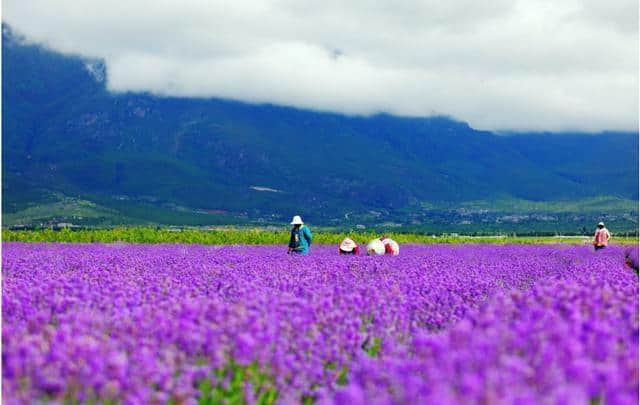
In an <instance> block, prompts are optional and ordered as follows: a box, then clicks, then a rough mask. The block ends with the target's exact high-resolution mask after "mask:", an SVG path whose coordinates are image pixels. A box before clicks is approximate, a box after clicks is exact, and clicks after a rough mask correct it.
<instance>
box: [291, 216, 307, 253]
mask: <svg viewBox="0 0 640 405" xmlns="http://www.w3.org/2000/svg"><path fill="white" fill-rule="evenodd" d="M291 225H293V228H291V237H290V238H289V250H288V251H287V254H289V253H291V252H293V253H297V254H301V255H306V254H307V253H309V246H311V242H312V241H313V236H312V235H311V230H310V229H309V228H308V227H307V226H305V225H304V222H302V218H300V215H296V216H294V217H293V219H292V220H291Z"/></svg>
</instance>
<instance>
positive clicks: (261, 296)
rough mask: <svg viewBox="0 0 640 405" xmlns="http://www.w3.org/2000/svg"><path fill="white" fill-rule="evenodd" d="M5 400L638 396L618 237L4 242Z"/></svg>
mask: <svg viewBox="0 0 640 405" xmlns="http://www.w3.org/2000/svg"><path fill="white" fill-rule="evenodd" d="M2 260H3V285H2V292H3V297H2V300H3V302H2V303H3V307H2V314H3V324H2V343H3V346H2V356H3V369H2V373H3V376H2V378H3V384H2V391H3V400H4V401H5V402H6V403H32V402H34V401H61V402H64V401H72V400H77V401H79V402H91V401H97V402H121V403H141V404H142V403H168V402H172V403H196V402H197V401H198V400H199V401H200V402H201V403H207V402H210V403H215V402H218V401H220V400H221V399H226V400H228V401H230V402H233V401H234V400H238V401H246V402H248V403H252V402H259V403H270V402H273V401H274V400H275V401H276V402H278V403H297V402H301V401H308V402H312V401H315V402H318V403H354V404H357V403H362V404H364V403H381V404H383V403H419V402H425V401H431V402H433V403H459V402H465V403H466V402H472V403H500V402H507V403H513V402H518V403H560V402H562V403H580V404H585V403H589V401H596V403H597V402H598V401H604V403H607V404H616V403H634V402H637V392H638V361H637V359H638V277H637V276H636V274H635V273H634V272H633V271H631V270H630V269H628V268H627V267H626V266H625V255H624V252H623V251H622V249H619V248H616V247H611V248H609V249H608V250H605V251H600V252H597V253H594V252H593V251H592V250H591V249H589V248H587V247H582V246H577V247H575V246H574V247H568V246H487V245H484V246H483V245H453V246H451V245H450V246H403V251H402V256H398V257H344V256H338V255H337V254H336V252H335V248H333V247H314V249H313V250H312V253H311V254H310V255H309V256H307V257H298V256H287V255H286V254H285V253H284V251H283V249H282V248H281V247H270V246H261V247H257V246H254V247H248V246H226V247H205V246H194V245H118V244H112V245H100V244H94V245H68V244H19V243H5V244H4V245H3V257H2Z"/></svg>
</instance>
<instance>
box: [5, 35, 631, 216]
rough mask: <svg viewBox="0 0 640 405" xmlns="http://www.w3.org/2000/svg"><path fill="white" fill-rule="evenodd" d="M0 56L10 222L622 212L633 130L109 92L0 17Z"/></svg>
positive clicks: (79, 62) (627, 198) (97, 77)
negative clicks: (501, 130) (83, 206)
mask: <svg viewBox="0 0 640 405" xmlns="http://www.w3.org/2000/svg"><path fill="white" fill-rule="evenodd" d="M2 56H3V58H2V64H3V66H2V67H3V77H2V81H3V82H2V83H3V89H2V102H3V112H2V114H3V117H2V118H3V120H2V121H3V124H2V125H3V127H2V130H3V139H2V146H3V152H2V154H3V156H2V158H3V172H2V180H3V204H2V210H3V213H4V214H5V215H7V214H12V216H10V217H9V218H10V219H11V222H12V223H21V222H34V221H35V222H37V221H42V220H46V219H47V216H46V215H41V216H40V217H37V218H36V217H34V216H33V215H30V214H29V215H27V214H28V213H33V212H34V207H47V206H51V204H59V203H60V201H68V200H65V199H68V198H72V199H74V201H90V202H92V203H94V204H96V207H100V208H99V209H98V210H97V212H99V213H102V214H101V215H103V216H100V215H94V216H90V217H91V218H98V219H95V220H93V221H94V222H96V223H99V222H100V219H99V218H103V219H104V218H107V217H109V218H110V219H109V221H111V222H136V223H139V222H142V223H144V222H153V223H188V224H217V223H226V222H256V221H261V222H277V221H282V220H284V219H286V218H287V217H289V216H290V215H292V214H293V213H299V214H301V215H303V216H305V217H306V218H307V219H308V220H310V221H315V222H317V223H325V224H338V223H341V222H345V223H348V224H349V223H351V224H355V223H365V222H366V223H384V222H389V221H390V222H393V223H404V224H410V223H413V224H414V225H416V226H417V225H419V224H430V223H431V224H440V225H443V226H444V225H447V223H451V224H453V223H456V221H457V222H460V221H464V219H462V220H460V219H459V218H458V219H452V218H453V217H451V215H449V217H450V218H448V214H447V212H449V211H450V210H451V209H457V208H460V207H467V208H468V207H469V204H471V205H472V206H476V205H477V206H482V207H485V206H486V205H487V204H488V205H489V206H492V204H493V203H494V205H495V207H496V208H498V207H500V209H499V210H495V211H496V212H500V213H509V212H512V211H513V212H524V211H526V209H525V210H524V211H523V209H522V207H526V204H522V203H521V202H522V201H525V202H526V201H533V202H536V203H539V204H542V205H543V206H544V205H545V204H548V205H549V206H551V205H553V204H556V205H557V204H558V203H560V204H561V205H562V204H563V203H562V202H566V201H592V200H593V199H594V198H598V197H602V196H606V197H607V198H609V200H600V201H610V200H611V199H613V200H615V201H621V203H620V204H622V206H623V207H624V209H623V211H620V204H617V203H616V204H607V206H605V207H603V206H597V208H596V209H595V210H594V211H590V212H594V215H600V216H602V215H609V214H611V215H613V214H615V213H619V212H626V213H627V214H629V210H630V212H631V216H632V217H633V215H634V209H635V212H637V208H635V207H636V203H635V201H637V199H638V188H637V184H638V171H637V163H638V134H637V133H605V134H598V135H588V134H516V135H508V136H499V135H496V134H493V133H489V132H482V131H476V130H474V129H472V128H470V127H469V126H468V125H466V124H465V123H461V122H457V121H453V120H451V119H448V118H446V117H435V118H403V117H394V116H389V115H383V114H381V115H376V116H372V117H347V116H342V115H338V114H327V113H318V112H313V111H304V110H297V109H293V108H284V107H277V106H272V105H249V104H243V103H237V102H231V101H225V100H217V99H182V98H163V97H156V96H153V95H150V94H134V93H126V94H112V93H109V92H108V91H106V88H105V82H104V76H105V75H106V74H107V73H108V72H104V66H103V65H102V64H101V63H100V62H99V61H87V60H83V59H81V58H77V57H70V56H64V55H60V54H57V53H55V52H51V51H48V50H46V49H43V48H41V47H39V46H36V45H28V44H25V43H23V42H22V41H21V40H20V38H19V37H17V36H16V35H14V34H12V33H11V32H10V29H9V28H8V27H6V26H5V27H4V29H3V48H2ZM470 96H471V95H470ZM597 162H602V163H597ZM61 196H62V197H61ZM472 202H473V203H472ZM478 202H479V203H478ZM505 202H506V203H505ZM510 202H513V204H512V205H511V206H510V204H511V203H510ZM59 206H60V205H58V206H57V207H59ZM62 206H66V205H65V204H62ZM584 206H588V204H586V205H584ZM608 207H609V208H611V210H610V211H611V212H609V211H607V210H608ZM28 209H30V210H31V211H26V212H25V210H28ZM472 209H473V208H472ZM478 209H479V210H480V211H482V210H485V211H486V208H482V209H480V208H478ZM43 210H44V211H45V212H46V208H44V209H39V210H38V209H36V210H35V212H43ZM490 211H491V210H490ZM52 212H53V211H52ZM56 212H58V211H56ZM109 212H112V213H116V214H113V215H108V214H107V213H109ZM51 216H52V217H57V218H63V217H64V215H53V214H52V215H51ZM74 216H75V217H76V218H75V219H76V220H77V217H78V216H80V215H74ZM588 220H589V221H590V220H591V219H588ZM82 221H86V219H83V220H82ZM82 221H81V222H82ZM474 221H475V223H478V224H479V226H481V225H482V224H481V223H480V222H481V220H478V219H476V220H474ZM478 221H480V222H478ZM492 221H493V222H491V223H492V224H495V221H494V220H493V219H492ZM5 223H7V222H6V221H5ZM440 225H438V226H440ZM482 226H487V225H486V224H485V225H482Z"/></svg>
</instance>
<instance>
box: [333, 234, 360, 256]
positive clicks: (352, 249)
mask: <svg viewBox="0 0 640 405" xmlns="http://www.w3.org/2000/svg"><path fill="white" fill-rule="evenodd" d="M338 253H340V254H341V255H357V254H359V253H360V246H358V244H357V243H355V242H354V241H353V239H351V238H344V239H343V240H342V242H340V246H339V247H338Z"/></svg>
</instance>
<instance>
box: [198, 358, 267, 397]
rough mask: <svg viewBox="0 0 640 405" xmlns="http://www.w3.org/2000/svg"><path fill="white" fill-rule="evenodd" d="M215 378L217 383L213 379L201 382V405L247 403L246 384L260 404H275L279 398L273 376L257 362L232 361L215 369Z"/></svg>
mask: <svg viewBox="0 0 640 405" xmlns="http://www.w3.org/2000/svg"><path fill="white" fill-rule="evenodd" d="M214 380H215V381H216V382H215V383H212V381H211V379H205V380H203V381H202V382H201V383H200V385H199V387H198V388H199V390H200V393H201V396H200V398H198V404H199V405H217V404H223V403H224V404H228V405H243V404H246V403H247V399H246V398H245V386H246V385H249V386H250V387H251V389H252V391H253V393H254V395H255V396H256V397H257V402H256V403H257V404H258V405H271V404H274V403H275V402H276V399H277V398H278V391H277V390H276V388H275V386H274V384H273V381H272V379H271V377H269V376H268V374H266V372H265V371H263V370H261V369H260V367H259V366H258V365H257V364H256V363H252V364H250V365H248V366H242V365H239V364H236V363H235V362H233V361H231V362H230V363H229V364H228V365H227V366H225V367H223V368H221V369H218V370H216V371H215V376H214Z"/></svg>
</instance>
